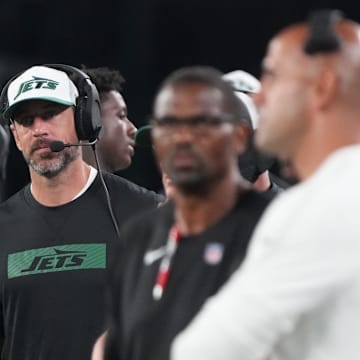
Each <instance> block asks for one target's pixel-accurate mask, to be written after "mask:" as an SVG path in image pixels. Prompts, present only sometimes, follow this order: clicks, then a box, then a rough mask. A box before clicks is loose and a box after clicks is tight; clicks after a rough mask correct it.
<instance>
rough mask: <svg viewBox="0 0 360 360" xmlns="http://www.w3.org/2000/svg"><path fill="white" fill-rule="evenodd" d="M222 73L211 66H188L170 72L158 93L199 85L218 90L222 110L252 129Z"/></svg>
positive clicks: (240, 103) (248, 117)
mask: <svg viewBox="0 0 360 360" xmlns="http://www.w3.org/2000/svg"><path fill="white" fill-rule="evenodd" d="M222 76H223V73H221V72H220V71H219V70H217V69H215V68H213V67H211V66H190V67H184V68H181V69H178V70H176V71H174V72H172V73H171V74H170V75H169V76H168V77H167V78H165V80H164V81H163V82H162V84H161V86H160V88H159V91H158V93H159V92H160V91H161V90H162V89H164V88H165V87H167V86H174V85H180V84H191V83H200V84H204V85H207V86H209V87H212V88H215V89H218V90H220V92H221V93H222V94H223V101H224V108H225V109H226V110H227V111H229V113H230V114H231V115H234V117H235V121H239V122H242V123H244V124H245V125H247V126H248V127H249V128H252V125H251V118H250V114H249V111H248V110H247V107H246V105H245V104H244V103H243V102H242V101H241V100H240V99H239V98H238V97H237V96H236V95H235V94H234V91H233V89H232V87H231V85H229V84H228V82H227V81H225V80H224V79H223V78H222Z"/></svg>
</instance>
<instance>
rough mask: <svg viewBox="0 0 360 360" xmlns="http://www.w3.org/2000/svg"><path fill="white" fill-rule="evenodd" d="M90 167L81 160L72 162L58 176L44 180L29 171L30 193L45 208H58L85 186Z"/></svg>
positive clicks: (44, 178)
mask: <svg viewBox="0 0 360 360" xmlns="http://www.w3.org/2000/svg"><path fill="white" fill-rule="evenodd" d="M89 174H90V166H89V165H87V164H86V163H85V162H84V161H82V160H81V158H79V159H77V160H75V161H73V162H72V163H71V164H69V165H68V167H67V168H66V169H65V170H64V171H62V172H61V173H60V174H58V175H57V176H55V177H53V178H50V179H49V178H46V177H44V176H40V175H38V174H37V173H35V172H34V171H33V170H30V175H31V193H32V195H33V196H34V198H35V199H36V200H37V201H38V202H39V203H40V204H43V205H45V206H59V205H63V204H66V203H68V202H70V201H71V200H72V199H73V198H74V197H75V196H76V195H77V194H78V193H79V192H80V191H81V189H82V188H83V187H84V186H85V185H86V182H87V180H88V178H89Z"/></svg>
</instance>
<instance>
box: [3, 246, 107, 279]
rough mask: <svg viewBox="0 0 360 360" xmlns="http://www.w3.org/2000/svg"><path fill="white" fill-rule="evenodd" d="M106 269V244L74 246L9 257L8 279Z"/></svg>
mask: <svg viewBox="0 0 360 360" xmlns="http://www.w3.org/2000/svg"><path fill="white" fill-rule="evenodd" d="M105 268H106V244H72V245H61V246H52V247H47V248H41V249H32V250H26V251H21V252H17V253H14V254H9V255H8V278H9V279H13V278H16V277H20V276H27V275H35V274H43V273H49V272H59V271H68V270H83V269H105Z"/></svg>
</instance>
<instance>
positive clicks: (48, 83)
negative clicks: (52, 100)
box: [14, 76, 59, 100]
mask: <svg viewBox="0 0 360 360" xmlns="http://www.w3.org/2000/svg"><path fill="white" fill-rule="evenodd" d="M58 85H59V82H58V81H55V80H52V79H46V78H41V77H37V76H33V79H32V80H28V81H24V82H23V83H21V84H20V86H19V90H18V92H17V94H16V96H15V97H14V100H16V98H17V97H18V96H19V95H21V94H23V93H24V92H27V91H29V90H33V89H49V90H55V89H56V87H57V86H58Z"/></svg>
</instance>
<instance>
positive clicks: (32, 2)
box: [0, 0, 360, 189]
mask: <svg viewBox="0 0 360 360" xmlns="http://www.w3.org/2000/svg"><path fill="white" fill-rule="evenodd" d="M322 7H328V8H338V9H340V10H342V11H343V12H344V13H345V14H346V15H347V17H349V18H351V19H353V20H355V21H360V4H359V5H355V4H353V2H350V1H301V2H300V1H299V2H292V1H287V2H280V1H271V0H268V1H259V0H250V1H242V0H217V1H213V0H207V1H205V0H191V1H190V0H182V1H181V0H98V1H94V0H87V1H86V0H72V1H69V0H64V1H62V0H60V1H51V0H6V1H4V0H1V3H0V24H1V53H0V83H1V85H2V84H4V82H5V81H6V80H7V79H8V78H9V77H11V76H12V75H14V74H15V73H16V72H18V71H21V70H23V69H24V68H26V67H28V66H30V65H33V64H42V63H66V64H71V65H75V66H80V65H81V64H84V65H86V66H88V67H95V66H109V67H112V68H116V69H119V70H120V71H121V73H122V74H123V75H124V77H125V78H126V80H127V83H126V87H125V92H124V95H125V98H126V101H127V103H128V107H129V114H130V118H131V120H132V121H133V122H134V123H135V124H136V125H137V126H141V125H144V124H145V121H146V120H145V119H146V117H147V115H149V114H150V113H151V103H152V100H153V96H154V93H155V91H156V89H157V87H158V86H159V83H160V82H161V80H162V79H163V78H164V77H165V76H166V75H167V74H168V73H169V72H171V71H172V70H175V69H177V68H179V67H182V66H186V65H195V64H201V65H211V66H214V67H217V68H218V69H219V70H221V71H223V72H228V71H231V70H235V69H243V70H246V71H249V72H250V73H252V74H254V75H256V76H259V75H260V63H261V58H262V56H263V55H264V53H265V50H266V44H267V42H268V40H269V39H270V38H271V37H272V36H273V35H274V34H275V33H276V32H277V31H278V30H280V29H281V28H283V27H284V26H286V25H288V24H290V23H293V22H295V21H301V20H303V19H304V18H305V17H306V16H307V14H308V13H309V11H310V10H313V9H317V8H322ZM14 162H15V161H14ZM14 166H16V164H14ZM121 174H122V175H123V176H125V177H128V178H130V179H131V180H134V181H135V182H137V183H139V184H141V185H144V186H147V187H150V188H153V189H157V188H158V187H159V178H158V175H157V174H156V173H155V166H154V161H153V158H152V155H151V151H150V150H149V149H144V148H138V150H137V153H136V156H135V159H134V162H133V165H132V166H131V167H130V168H129V169H128V170H126V171H122V172H121Z"/></svg>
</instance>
